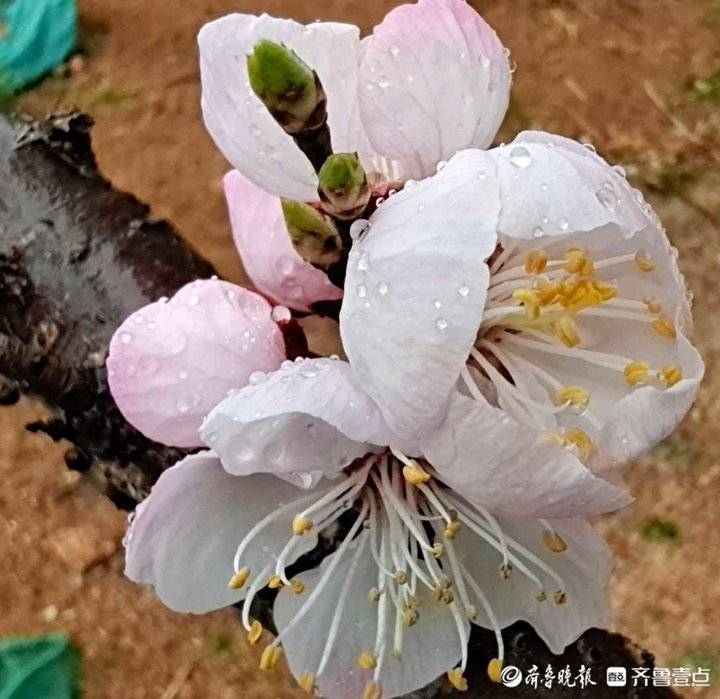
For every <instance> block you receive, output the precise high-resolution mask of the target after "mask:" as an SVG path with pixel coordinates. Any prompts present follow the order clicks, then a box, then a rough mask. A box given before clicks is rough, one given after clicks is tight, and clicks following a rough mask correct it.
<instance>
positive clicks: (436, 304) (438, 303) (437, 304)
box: [433, 299, 442, 309]
mask: <svg viewBox="0 0 720 699" xmlns="http://www.w3.org/2000/svg"><path fill="white" fill-rule="evenodd" d="M433 306H435V308H438V309H440V308H442V301H441V300H440V299H435V300H434V301H433Z"/></svg>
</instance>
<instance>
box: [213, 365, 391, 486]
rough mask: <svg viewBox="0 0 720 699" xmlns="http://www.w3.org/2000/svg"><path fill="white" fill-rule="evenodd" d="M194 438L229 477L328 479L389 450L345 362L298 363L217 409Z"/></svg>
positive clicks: (380, 423)
mask: <svg viewBox="0 0 720 699" xmlns="http://www.w3.org/2000/svg"><path fill="white" fill-rule="evenodd" d="M201 436H202V438H203V439H204V440H205V443H206V444H207V445H208V446H210V447H211V448H212V449H213V450H214V451H215V452H216V453H217V454H218V455H219V456H220V458H221V459H222V462H223V466H224V467H225V468H226V469H227V470H228V471H229V472H230V473H234V474H236V475H245V474H249V473H254V472H261V471H267V472H271V473H277V474H280V473H293V472H310V471H314V470H317V471H322V472H323V473H325V474H326V475H327V476H329V477H332V476H334V475H336V474H337V473H339V472H340V471H341V470H342V469H343V468H344V467H345V466H347V465H348V464H349V463H350V462H351V461H353V460H354V459H356V458H358V457H360V456H364V455H365V454H367V453H368V452H369V451H372V450H373V449H374V448H373V447H372V446H371V445H381V446H384V445H387V444H391V443H395V441H396V440H395V439H394V437H393V435H392V434H391V432H390V430H389V429H388V428H387V425H386V424H385V421H384V420H383V418H382V415H381V414H380V411H379V410H378V408H377V406H376V405H375V403H374V402H373V401H372V399H371V398H370V397H369V396H368V395H367V394H366V393H365V392H364V391H363V390H362V388H361V386H360V382H359V381H358V379H357V377H356V376H355V375H354V373H353V371H352V369H351V368H350V366H349V365H348V364H347V362H342V361H339V360H332V359H306V360H303V361H301V362H295V363H291V362H288V363H287V364H286V365H285V366H284V367H282V368H281V369H279V370H278V371H276V372H273V373H271V374H268V375H267V377H266V378H265V379H264V380H262V381H260V382H258V383H256V384H255V385H251V386H247V387H246V388H245V389H243V390H241V391H239V392H238V393H236V394H235V395H232V396H229V397H228V398H226V399H225V400H224V401H223V402H221V403H220V404H219V405H218V406H217V407H216V408H215V409H214V410H213V411H212V412H211V413H210V415H209V416H208V418H207V420H206V422H205V425H204V426H203V428H202V429H201Z"/></svg>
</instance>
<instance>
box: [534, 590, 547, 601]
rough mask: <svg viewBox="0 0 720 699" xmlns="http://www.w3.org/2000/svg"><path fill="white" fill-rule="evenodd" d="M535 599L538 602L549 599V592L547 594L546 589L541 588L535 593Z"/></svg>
mask: <svg viewBox="0 0 720 699" xmlns="http://www.w3.org/2000/svg"><path fill="white" fill-rule="evenodd" d="M535 599H536V600H537V601H538V602H544V601H545V600H546V599H547V594H545V590H540V592H538V593H537V595H535Z"/></svg>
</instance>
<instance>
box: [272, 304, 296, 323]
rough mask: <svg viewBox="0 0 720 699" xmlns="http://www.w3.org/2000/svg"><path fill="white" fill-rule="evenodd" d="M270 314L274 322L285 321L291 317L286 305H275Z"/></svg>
mask: <svg viewBox="0 0 720 699" xmlns="http://www.w3.org/2000/svg"><path fill="white" fill-rule="evenodd" d="M270 316H271V318H272V319H273V320H274V321H275V322H276V323H287V322H289V321H290V319H291V318H292V313H290V309H289V308H288V307H287V306H275V307H274V308H273V309H272V312H271V313H270Z"/></svg>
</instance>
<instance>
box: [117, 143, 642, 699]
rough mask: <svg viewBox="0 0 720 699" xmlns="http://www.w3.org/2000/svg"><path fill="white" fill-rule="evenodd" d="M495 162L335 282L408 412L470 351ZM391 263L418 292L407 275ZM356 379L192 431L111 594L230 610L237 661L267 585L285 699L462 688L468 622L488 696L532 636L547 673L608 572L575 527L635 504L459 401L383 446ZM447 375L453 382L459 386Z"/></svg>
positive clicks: (502, 421) (335, 368)
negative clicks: (150, 590) (147, 586)
mask: <svg viewBox="0 0 720 699" xmlns="http://www.w3.org/2000/svg"><path fill="white" fill-rule="evenodd" d="M493 157H494V156H492V155H488V154H486V153H483V152H481V151H469V152H465V153H462V154H460V155H458V156H457V157H456V158H454V159H453V160H451V162H450V163H448V165H447V166H446V167H445V168H444V169H442V171H441V172H440V173H439V174H438V175H436V176H435V177H433V178H431V179H428V180H425V181H423V182H420V183H418V184H417V185H416V186H415V187H414V188H412V189H410V190H408V191H407V192H406V193H400V194H397V195H395V196H394V197H393V198H392V200H391V201H389V202H386V203H385V204H383V208H382V209H381V210H380V211H379V212H378V213H377V214H376V218H375V219H374V221H373V222H372V228H371V230H370V231H369V232H367V233H366V235H365V237H364V238H361V239H360V241H359V242H358V244H357V245H358V249H357V250H356V251H355V253H356V254H354V255H353V257H352V259H351V265H353V266H354V269H356V270H357V272H365V275H364V276H363V277H362V278H360V277H353V278H352V280H351V281H350V282H349V284H351V285H357V288H356V287H355V286H349V287H348V288H347V289H346V303H347V299H349V298H350V297H352V298H353V299H358V304H359V305H360V307H361V308H362V311H361V312H362V313H363V314H367V315H363V316H362V318H367V319H370V320H371V323H370V325H368V333H372V336H371V337H368V338H366V339H367V341H368V344H369V346H371V347H373V348H376V347H377V348H379V347H381V346H382V345H383V343H390V345H391V346H390V350H389V351H390V358H391V361H392V362H399V363H395V364H391V366H390V368H391V369H392V370H393V371H396V372H398V374H397V379H398V382H397V385H398V387H399V389H400V390H401V391H402V392H403V394H404V396H405V398H406V399H407V401H409V402H412V396H413V391H415V384H414V382H418V376H417V374H418V370H419V369H422V368H423V366H422V365H421V363H422V362H424V361H425V360H426V358H427V357H428V356H429V355H432V362H431V363H429V364H425V365H424V370H425V371H426V372H436V373H438V375H442V372H445V373H446V374H447V373H448V370H447V369H444V368H443V367H444V364H445V363H446V362H449V363H453V362H455V361H456V360H454V359H453V356H454V355H456V354H457V350H456V349H455V347H454V344H455V343H457V342H458V341H459V338H461V337H462V336H463V334H465V335H468V340H467V342H468V343H469V344H470V345H472V340H473V337H474V335H475V333H476V332H477V326H475V327H474V328H473V327H472V324H471V323H463V314H464V313H465V312H466V311H465V310H464V309H465V308H466V307H468V308H475V314H476V315H481V313H482V308H483V304H484V297H485V292H484V290H483V289H482V285H481V284H480V282H482V280H483V279H484V280H485V281H484V284H485V287H487V279H488V273H487V270H486V266H485V263H484V259H485V258H486V257H487V256H488V255H490V254H491V253H492V251H493V250H494V248H495V237H496V235H495V227H496V225H497V217H498V214H499V212H500V196H499V192H498V189H499V188H498V181H497V178H496V177H495V173H494V171H495V166H494V162H495V161H494V160H493ZM481 167H482V169H480V168H481ZM479 175H482V176H479ZM396 202H397V203H396ZM383 231H386V232H387V234H383ZM405 235H407V236H409V237H410V238H411V240H412V245H411V250H412V254H411V255H410V253H409V252H408V249H407V238H406V237H405ZM377 240H381V241H383V248H382V254H380V253H379V251H380V248H378V247H373V244H374V242H375V241H377ZM478 241H479V242H478ZM478 245H479V246H480V248H481V251H480V254H476V253H477V252H478ZM366 249H367V250H369V252H370V257H368V258H367V259H365V258H363V254H364V252H365V251H366ZM470 253H472V254H470ZM405 259H409V262H410V264H411V265H412V264H414V265H415V267H414V269H412V270H411V271H412V274H410V273H409V272H403V269H404V267H403V264H404V263H403V260H405ZM384 265H389V266H384ZM390 267H392V269H391V268H390ZM483 270H485V271H484V276H483ZM384 272H387V273H388V274H387V275H385V274H384ZM353 274H355V273H353ZM465 274H468V275H469V274H472V275H473V276H472V277H471V278H468V280H467V284H468V287H469V290H468V291H467V292H466V291H465V288H464V286H462V284H464V283H466V282H465V281H463V282H460V281H459V280H460V279H465V276H464V275H465ZM351 276H352V275H351ZM471 284H472V285H474V288H473V286H470V285H471ZM361 285H365V288H364V289H363V288H361ZM449 288H452V292H453V294H454V296H453V297H452V298H448V297H446V296H442V301H440V298H441V297H440V296H439V295H437V294H436V293H435V292H436V291H438V292H440V291H443V290H447V289H449ZM456 299H457V305H456V304H455V303H454V302H455V300H456ZM426 301H429V303H428V309H427V311H428V312H425V308H424V304H425V302H426ZM435 301H439V302H440V304H441V305H440V307H437V305H436V303H435ZM451 301H452V302H453V303H451ZM384 304H388V306H387V307H386V309H387V311H388V315H387V316H384V317H387V318H390V315H389V312H390V311H392V310H393V309H394V312H395V316H394V321H393V322H394V323H395V324H396V327H393V328H386V329H385V330H383V332H385V335H384V337H383V336H382V335H379V334H375V333H377V332H378V329H377V327H376V326H375V325H373V323H376V321H374V320H372V318H373V314H372V311H373V309H382V308H383V307H384ZM395 304H397V305H395ZM463 304H466V306H464V305H463ZM399 309H405V312H404V313H400V312H399ZM356 310H357V309H356ZM375 313H376V315H377V310H376V311H375ZM412 313H417V315H416V316H409V315H408V314H412ZM358 317H360V316H358ZM441 319H442V320H443V321H444V322H442V323H440V322H438V321H439V320H441ZM353 322H354V321H353ZM423 322H430V324H431V329H432V334H429V333H424V334H423V336H422V337H421V338H412V337H410V339H408V340H407V341H406V343H405V351H404V357H403V358H402V360H400V353H401V352H402V350H401V349H400V346H399V345H397V346H396V345H395V344H394V342H395V341H396V340H397V338H398V337H405V336H404V335H403V333H404V332H405V331H407V329H408V328H409V327H412V326H413V324H417V327H418V328H423V326H422V323H423ZM466 325H469V326H470V327H469V329H467V328H465V327H464V326H466ZM429 337H432V338H433V342H432V352H428V351H425V350H423V351H418V352H417V354H416V353H415V343H416V342H419V341H420V340H423V339H427V338H429ZM435 338H437V339H435ZM356 339H357V337H356V336H353V340H356ZM353 350H354V352H355V354H356V355H357V346H354V347H353ZM360 359H361V360H362V361H364V362H365V364H363V365H359V364H358V365H356V364H352V365H351V364H349V363H347V362H343V361H339V360H333V359H309V360H300V361H296V362H290V361H288V362H285V363H284V364H283V365H282V367H281V368H280V369H279V370H278V371H276V372H272V373H270V374H268V375H267V376H266V377H264V378H263V380H261V381H259V382H255V383H254V384H253V385H250V386H247V387H246V388H244V389H242V390H241V391H239V392H238V393H236V394H235V395H232V396H229V397H228V398H226V399H225V400H223V401H222V402H221V403H220V404H219V405H217V406H216V407H215V408H214V409H213V410H212V411H211V413H210V414H209V416H208V417H207V419H206V421H205V423H204V426H203V427H202V428H201V436H202V438H203V440H204V441H205V443H206V444H207V445H208V446H209V447H210V448H211V449H212V450H213V452H210V453H205V454H201V455H196V456H194V457H189V458H188V459H186V460H185V461H184V462H181V463H180V464H178V465H177V466H175V467H173V468H172V469H170V470H169V471H168V472H166V473H165V474H163V476H162V477H161V478H160V480H159V481H158V483H157V485H156V486H155V488H154V489H153V492H152V493H151V495H150V497H149V499H148V500H147V501H146V502H145V503H143V504H142V505H141V506H140V509H139V511H138V514H137V516H136V518H135V520H134V522H133V524H132V527H131V530H130V535H129V540H128V552H127V574H128V575H129V576H130V577H131V578H132V579H133V580H136V581H138V582H145V583H151V584H153V585H154V586H155V589H156V591H157V593H158V594H159V596H160V597H161V599H163V600H164V601H165V603H166V604H168V605H169V606H170V607H172V608H173V609H177V610H180V611H192V612H205V611H208V610H210V609H215V608H217V607H221V606H224V605H227V604H231V603H233V602H237V601H240V600H244V601H245V602H244V606H243V619H244V623H245V625H246V628H247V629H248V638H249V639H250V641H251V642H257V641H258V640H259V638H260V635H261V633H262V628H261V627H260V626H259V625H258V624H257V623H256V622H252V623H251V621H250V618H249V609H250V603H251V601H252V598H253V597H254V595H255V594H256V593H257V591H258V590H259V589H260V588H262V587H264V586H265V585H268V584H269V585H270V586H271V587H279V588H282V589H280V592H279V596H278V598H277V601H276V603H275V620H276V623H277V626H278V631H279V635H278V637H277V638H276V639H275V640H274V641H273V642H271V643H270V644H269V645H268V646H267V647H266V648H265V650H264V652H263V655H262V662H261V667H263V668H269V667H271V666H272V665H273V664H274V663H275V662H276V661H277V658H278V656H279V653H280V650H279V649H280V648H281V647H282V648H284V650H285V653H286V654H287V657H288V662H289V664H290V668H291V670H292V672H293V673H294V674H295V676H296V678H297V679H298V681H299V682H300V684H301V686H303V687H304V688H306V689H307V690H308V691H314V690H313V688H315V687H316V688H317V691H318V692H319V694H321V695H322V696H328V697H337V698H340V697H342V698H343V699H345V698H348V699H352V698H353V697H358V698H360V697H363V698H364V699H368V698H370V697H379V696H381V693H382V696H384V697H393V696H398V695H401V694H404V693H407V692H409V691H412V690H415V689H417V688H419V687H422V686H424V685H426V684H427V683H428V682H430V681H432V680H433V679H435V678H436V677H438V676H440V675H441V674H443V673H447V676H448V679H449V681H450V682H451V683H452V684H453V685H455V686H456V687H460V688H462V687H463V686H464V684H465V680H464V677H463V671H464V669H465V666H466V663H467V661H468V658H467V639H468V634H469V623H470V622H475V623H478V624H480V625H482V626H485V627H487V628H491V629H494V630H495V632H496V635H497V642H498V652H497V659H496V660H495V661H493V662H492V663H491V664H490V666H489V667H488V672H489V674H490V676H491V677H493V678H494V679H496V680H497V679H498V676H499V672H500V669H501V667H502V658H503V647H502V637H501V635H500V629H501V628H503V627H504V626H506V625H508V624H510V623H512V622H514V621H516V620H518V619H527V620H528V621H530V622H531V623H532V624H533V626H534V627H535V629H536V630H537V632H538V633H539V634H540V635H541V636H542V637H543V638H544V639H545V641H546V642H547V643H548V645H549V646H550V648H551V649H552V650H553V651H555V652H560V651H562V650H563V648H564V647H565V646H566V645H567V644H568V643H570V642H571V641H573V640H574V639H576V638H577V637H578V635H579V634H581V633H582V632H583V631H584V630H586V629H587V628H589V627H591V626H603V625H605V624H606V622H607V602H606V595H605V586H606V583H607V577H608V573H609V566H610V557H609V555H608V552H607V550H606V548H605V545H604V544H603V543H602V541H601V540H600V539H599V538H598V537H597V536H596V535H595V534H594V533H593V531H592V529H591V528H590V527H589V525H587V524H586V523H585V522H584V521H582V520H581V519H577V518H578V517H583V516H586V515H594V514H599V513H602V512H607V511H611V510H613V509H616V508H618V507H621V506H623V505H625V504H627V503H628V502H629V500H630V498H629V496H628V495H627V494H626V493H625V492H624V491H623V490H622V489H621V488H619V487H617V486H615V485H612V484H610V483H608V482H607V481H605V480H603V479H601V478H598V477H597V476H595V475H593V474H592V473H591V472H590V471H589V470H588V469H587V468H586V467H585V465H583V463H582V462H581V460H580V459H579V458H578V454H577V450H576V449H571V448H565V447H564V446H561V445H560V444H558V443H557V441H556V440H554V439H551V438H548V436H547V435H545V434H544V433H543V432H542V431H539V430H537V431H536V430H531V429H526V428H519V426H518V425H517V424H516V423H514V421H513V420H512V419H511V418H510V417H509V416H508V415H507V414H505V412H504V411H503V410H502V409H501V408H498V407H496V406H494V405H492V404H490V403H488V402H486V401H474V400H473V399H472V398H470V397H468V396H467V395H463V394H461V393H457V396H456V397H455V398H454V399H453V401H452V402H451V404H450V407H449V415H448V419H447V420H446V421H444V422H442V424H441V425H440V426H439V427H434V428H433V429H427V430H421V429H411V430H410V429H405V428H398V427H394V426H391V421H390V419H389V418H390V416H391V415H392V406H391V405H389V404H387V403H386V404H385V408H386V412H385V414H383V411H381V410H380V408H379V407H378V404H377V403H376V402H375V400H374V399H373V397H371V396H375V395H379V396H383V395H384V391H385V390H386V387H387V381H388V377H387V375H386V373H383V372H382V367H381V366H372V367H370V366H368V364H367V362H368V361H369V360H370V356H369V355H367V356H364V357H363V356H362V355H360ZM372 361H375V362H380V363H382V362H383V361H384V359H383V357H382V355H377V356H376V357H374V358H372ZM400 363H402V364H403V366H400ZM459 374H460V366H458V368H457V375H456V376H455V377H454V380H455V382H457V381H458V377H459ZM369 375H373V376H370V378H368V376H369ZM374 376H377V378H378V380H379V383H378V384H377V385H374V384H372V381H373V380H374ZM419 384H420V387H421V390H424V386H425V384H424V383H423V382H422V381H420V382H419ZM439 386H440V388H442V385H441V384H440V385H439ZM415 395H416V399H422V400H424V399H425V398H424V396H423V394H422V393H421V392H419V393H417V394H415ZM431 397H432V396H431ZM441 398H442V397H441V396H440V395H438V396H435V397H434V398H433V400H434V402H436V403H437V402H440V399H441ZM445 402H447V396H446V397H445ZM404 405H405V402H401V403H400V404H399V407H401V408H402V407H403V406H404ZM460 411H464V413H465V414H464V415H463V414H460ZM399 415H400V417H401V418H403V417H404V413H403V412H402V410H401V411H400V413H399ZM418 415H419V417H423V416H422V413H421V412H420V413H418ZM477 419H481V420H482V422H481V423H478V422H476V420H477ZM278 477H279V478H280V479H282V480H280V479H279V478H278ZM455 482H459V483H461V484H462V487H454V485H453V484H454V483H455ZM298 485H301V486H304V488H305V489H301V488H299V487H297V486H298ZM341 517H343V527H342V528H341V531H342V532H343V533H342V535H341V537H340V543H339V544H338V546H337V549H336V551H335V552H334V553H333V554H331V555H330V556H328V557H327V558H325V560H324V561H323V562H322V564H321V565H320V567H319V568H317V569H315V570H311V571H308V572H304V573H300V574H297V575H294V576H291V575H290V573H289V572H288V567H289V566H291V565H292V564H293V563H294V562H295V561H297V560H298V558H299V557H300V556H301V555H302V554H303V553H306V552H307V551H309V550H311V549H312V548H314V547H315V546H316V544H317V537H318V535H320V534H323V533H325V534H326V535H331V534H332V532H333V531H335V530H336V523H337V522H338V520H339V519H340V518H341ZM233 559H234V567H233ZM231 575H232V577H231V587H230V588H228V586H227V580H228V578H229V577H230V576H231Z"/></svg>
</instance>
